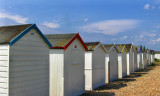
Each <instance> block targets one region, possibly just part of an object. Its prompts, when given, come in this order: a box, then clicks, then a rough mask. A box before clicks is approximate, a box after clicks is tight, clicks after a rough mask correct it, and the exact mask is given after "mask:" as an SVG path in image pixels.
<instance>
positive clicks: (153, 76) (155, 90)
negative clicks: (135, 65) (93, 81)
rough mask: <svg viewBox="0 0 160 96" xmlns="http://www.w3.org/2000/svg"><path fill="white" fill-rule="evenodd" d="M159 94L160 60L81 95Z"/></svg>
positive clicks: (152, 95) (124, 95) (153, 95)
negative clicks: (153, 64)
mask: <svg viewBox="0 0 160 96" xmlns="http://www.w3.org/2000/svg"><path fill="white" fill-rule="evenodd" d="M115 95H116V96H160V62H159V63H156V65H155V66H148V67H146V68H145V69H144V70H141V71H138V72H134V73H133V74H132V75H129V76H127V77H124V78H123V79H119V80H117V81H113V82H111V83H109V84H106V85H104V86H102V87H99V88H97V89H95V90H93V91H86V92H85V93H84V94H82V95H81V96H115Z"/></svg>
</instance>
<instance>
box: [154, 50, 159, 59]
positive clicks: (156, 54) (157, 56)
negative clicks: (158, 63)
mask: <svg viewBox="0 0 160 96" xmlns="http://www.w3.org/2000/svg"><path fill="white" fill-rule="evenodd" d="M155 58H157V59H160V51H155Z"/></svg>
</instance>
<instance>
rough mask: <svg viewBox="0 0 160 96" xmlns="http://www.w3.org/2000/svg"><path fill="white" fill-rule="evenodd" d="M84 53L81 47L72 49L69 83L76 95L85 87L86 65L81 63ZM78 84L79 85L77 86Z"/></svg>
mask: <svg viewBox="0 0 160 96" xmlns="http://www.w3.org/2000/svg"><path fill="white" fill-rule="evenodd" d="M81 54H82V53H81V52H80V50H79V49H72V50H71V65H70V68H69V69H70V73H69V77H68V78H69V84H70V88H71V90H72V91H71V93H72V94H73V95H74V96H76V95H78V93H79V91H80V90H81V89H82V88H83V84H82V81H83V79H84V77H83V76H84V73H83V68H84V66H83V65H82V64H81V60H82V59H81V58H82V55H81ZM77 86H78V87H77Z"/></svg>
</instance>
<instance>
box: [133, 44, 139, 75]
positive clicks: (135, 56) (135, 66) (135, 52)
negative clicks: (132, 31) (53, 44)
mask: <svg viewBox="0 0 160 96" xmlns="http://www.w3.org/2000/svg"><path fill="white" fill-rule="evenodd" d="M133 52H134V59H133V60H134V61H133V71H134V72H135V71H138V62H137V61H138V60H137V52H138V49H137V47H136V46H133Z"/></svg>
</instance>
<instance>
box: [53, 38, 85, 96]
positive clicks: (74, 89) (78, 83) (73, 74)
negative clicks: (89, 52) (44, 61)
mask: <svg viewBox="0 0 160 96" xmlns="http://www.w3.org/2000/svg"><path fill="white" fill-rule="evenodd" d="M75 46H77V47H75ZM84 53H85V48H84V47H83V46H82V44H81V42H80V41H79V39H75V40H74V41H73V42H72V43H71V44H70V46H68V48H67V49H66V50H64V49H50V67H51V68H50V76H51V77H50V84H51V86H50V96H77V95H80V94H82V93H84V91H85V78H84V62H85V61H84V58H85V57H84Z"/></svg>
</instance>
